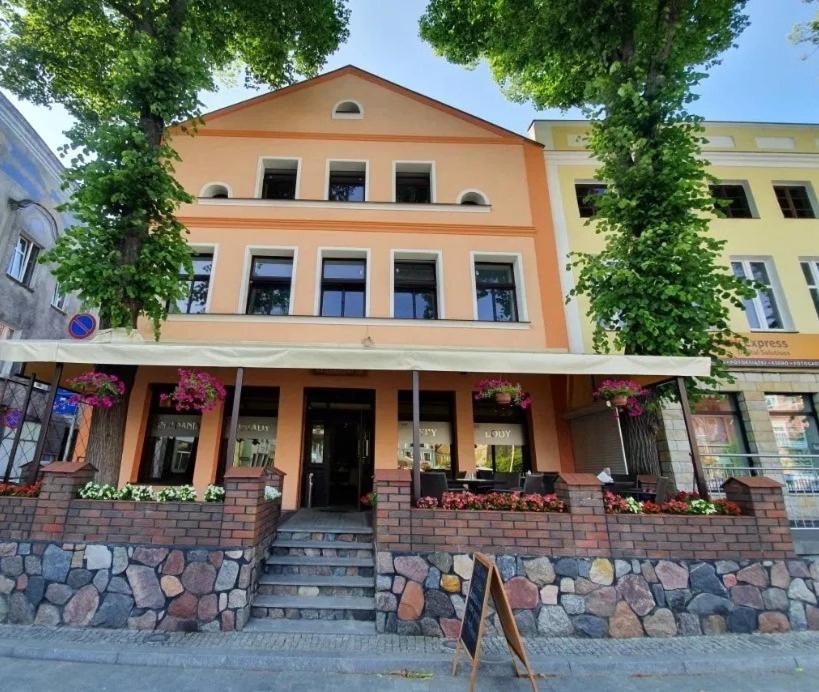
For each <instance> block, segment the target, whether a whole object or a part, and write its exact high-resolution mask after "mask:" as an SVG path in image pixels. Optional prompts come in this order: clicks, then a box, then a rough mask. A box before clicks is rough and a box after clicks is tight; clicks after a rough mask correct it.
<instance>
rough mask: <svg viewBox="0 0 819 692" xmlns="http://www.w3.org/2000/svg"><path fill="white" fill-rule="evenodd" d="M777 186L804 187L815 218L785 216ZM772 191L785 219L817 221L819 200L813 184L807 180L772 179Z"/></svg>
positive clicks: (818, 217)
mask: <svg viewBox="0 0 819 692" xmlns="http://www.w3.org/2000/svg"><path fill="white" fill-rule="evenodd" d="M775 187H804V188H805V191H806V192H807V195H808V202H810V206H811V209H812V210H813V218H812V219H810V218H807V219H804V218H803V219H800V218H796V219H791V218H788V217H787V216H785V214H784V213H782V209H781V208H780V207H779V200H778V199H776V190H774V188H775ZM771 192H772V193H773V196H774V199H775V200H776V206H777V209H779V213H780V214H782V220H783V221H815V220H816V219H819V201H818V200H817V199H816V192H815V191H814V189H813V185H811V183H810V182H809V181H807V180H772V181H771Z"/></svg>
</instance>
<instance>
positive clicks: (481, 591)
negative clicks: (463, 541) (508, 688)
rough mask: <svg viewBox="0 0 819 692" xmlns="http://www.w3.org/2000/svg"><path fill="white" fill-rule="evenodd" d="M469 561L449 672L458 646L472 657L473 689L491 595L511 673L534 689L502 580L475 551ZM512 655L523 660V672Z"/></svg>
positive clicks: (454, 664) (454, 671) (454, 670)
mask: <svg viewBox="0 0 819 692" xmlns="http://www.w3.org/2000/svg"><path fill="white" fill-rule="evenodd" d="M473 560H474V565H473V568H472V580H471V581H470V583H469V595H468V596H467V599H466V607H465V608H464V617H463V620H462V621H461V632H460V635H459V636H458V643H457V645H456V647H455V659H454V660H453V661H452V674H453V675H456V674H457V673H458V656H459V655H460V651H461V647H463V648H464V649H466V651H467V653H468V654H469V657H470V658H471V659H472V676H471V678H470V682H469V689H470V692H472V691H473V690H474V689H475V682H476V680H477V675H478V660H479V659H480V652H481V639H482V637H483V629H484V624H485V620H486V617H487V615H488V614H489V613H488V606H489V596H490V595H491V596H492V600H493V601H494V603H495V611H496V612H497V614H498V620H499V621H500V624H501V628H502V629H503V635H504V637H505V638H506V643H507V645H508V646H509V651H510V652H511V654H512V665H513V666H514V668H515V675H517V676H518V677H523V675H525V676H526V677H528V678H529V681H530V682H531V683H532V689H533V690H534V691H535V692H537V683H536V682H535V676H534V673H533V672H532V667H531V666H530V665H529V659H528V657H527V655H526V648H525V647H524V646H523V640H522V639H521V637H520V632H519V631H518V625H517V622H516V621H515V616H514V614H513V613H512V608H511V606H510V605H509V600H508V598H507V597H506V591H505V590H504V588H503V580H502V579H501V576H500V573H499V572H498V569H497V567H496V566H495V563H494V562H492V560H490V559H489V558H488V557H487V556H486V555H484V554H482V553H475V554H474V555H473ZM516 658H517V659H520V661H521V663H523V666H524V672H523V675H522V674H521V673H520V672H519V671H518V665H517V662H516Z"/></svg>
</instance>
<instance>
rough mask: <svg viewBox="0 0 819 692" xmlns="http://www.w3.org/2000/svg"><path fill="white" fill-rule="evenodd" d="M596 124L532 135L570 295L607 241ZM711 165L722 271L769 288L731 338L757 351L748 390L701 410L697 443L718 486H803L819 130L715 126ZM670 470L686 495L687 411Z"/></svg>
mask: <svg viewBox="0 0 819 692" xmlns="http://www.w3.org/2000/svg"><path fill="white" fill-rule="evenodd" d="M586 132H587V127H586V124H585V123H584V122H580V121H575V122H567V121H546V120H542V121H540V120H539V121H535V122H534V123H533V124H532V126H531V128H530V131H529V134H530V136H531V137H532V138H534V139H535V140H537V141H538V142H540V143H542V144H543V145H544V154H545V166H546V173H547V178H548V186H549V191H550V195H551V203H552V204H551V208H552V214H553V221H554V228H555V237H556V244H557V246H558V253H559V258H560V262H559V264H560V267H561V281H562V289H563V291H564V293H568V291H569V290H571V288H572V287H573V285H574V277H573V276H572V272H571V271H570V270H569V269H567V268H566V267H565V265H566V262H565V258H566V256H567V254H568V253H569V252H571V251H580V252H592V253H593V252H595V251H599V250H600V248H601V246H602V238H601V237H600V236H598V235H596V234H595V233H594V232H593V229H592V228H591V227H590V223H593V221H592V222H590V218H591V216H592V214H593V202H591V201H590V197H589V196H590V195H591V196H592V197H593V194H594V191H595V190H596V189H599V187H600V182H599V181H598V180H596V179H595V170H596V165H595V161H594V160H593V159H592V158H591V157H590V155H589V153H588V151H587V149H586V146H585V141H586V140H585V137H586ZM706 137H707V143H706V144H705V146H704V151H703V156H704V157H705V158H706V159H707V160H708V161H709V164H710V165H709V171H710V173H711V174H712V175H714V176H715V177H716V178H717V179H718V183H717V185H716V186H715V188H713V192H714V195H715V197H717V198H721V199H724V200H727V207H726V208H725V209H724V211H723V214H724V218H716V216H715V218H714V219H713V220H712V222H711V225H710V232H711V233H713V234H714V235H715V236H716V237H717V238H719V239H721V240H725V241H726V245H725V250H724V256H723V257H722V261H723V262H724V263H725V265H726V267H730V268H731V270H732V271H733V272H734V273H736V274H737V275H739V276H745V277H747V278H749V279H754V280H756V281H759V282H760V283H763V284H765V285H767V286H768V288H767V289H765V290H763V291H761V292H760V293H759V294H758V295H757V297H756V298H754V299H753V300H750V301H747V302H746V304H745V307H744V310H739V309H734V308H732V309H731V327H732V328H733V329H734V330H735V331H737V332H740V333H743V334H745V335H746V336H747V337H748V339H749V348H750V353H749V354H748V355H743V356H740V357H737V358H735V359H733V360H732V361H730V364H731V366H732V373H733V375H734V377H735V378H736V381H735V382H734V383H733V384H729V385H725V386H724V387H723V388H722V391H723V393H724V395H725V396H724V397H721V398H714V399H707V400H705V401H702V402H700V403H699V404H698V406H697V408H696V410H695V414H696V415H695V425H696V430H697V442H698V446H699V449H700V452H701V454H702V455H703V462H704V464H705V465H706V467H710V469H711V470H710V471H709V469H708V468H706V472H707V473H710V474H711V478H712V484H713V485H714V487H717V486H718V482H719V481H720V480H721V479H723V478H724V477H725V476H726V473H727V471H726V470H725V469H727V468H733V467H749V466H755V467H757V468H771V469H773V470H777V469H780V468H782V467H784V468H785V469H786V470H788V469H789V470H790V472H786V475H785V480H786V481H788V482H789V484H790V483H795V482H798V481H799V472H800V469H802V468H807V467H813V468H816V467H817V466H819V463H817V462H819V456H817V455H819V426H818V425H817V416H816V407H817V402H819V399H817V397H818V396H819V394H818V393H819V261H818V260H819V254H818V253H819V245H818V244H817V238H819V219H817V215H819V206H818V205H817V197H816V190H817V189H819V126H815V125H784V124H773V123H772V124H763V123H716V122H715V123H706ZM587 308H588V305H587V303H586V301H585V300H584V299H582V298H581V299H579V300H576V301H572V302H571V303H569V304H568V305H567V306H566V320H567V331H568V338H569V342H570V344H571V349H572V351H575V352H588V351H589V350H591V333H592V323H591V322H590V321H589V320H588V319H587V318H586V311H587ZM664 418H665V426H666V430H665V432H666V435H665V437H666V439H665V441H664V444H663V450H662V452H663V455H664V459H663V461H664V462H666V464H667V465H668V466H667V469H668V470H669V471H670V472H672V473H673V474H674V476H675V477H676V478H677V480H678V483H679V484H680V485H681V486H685V487H687V486H689V485H690V477H691V464H690V458H689V447H688V441H687V438H686V436H685V427H684V425H683V423H682V420H681V415H680V411H679V409H678V408H676V407H675V406H673V405H671V406H669V407H668V408H667V409H666V411H665V413H664Z"/></svg>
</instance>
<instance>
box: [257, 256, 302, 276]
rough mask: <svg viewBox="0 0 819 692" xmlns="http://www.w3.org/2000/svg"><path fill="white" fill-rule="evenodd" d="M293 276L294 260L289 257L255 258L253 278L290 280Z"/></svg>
mask: <svg viewBox="0 0 819 692" xmlns="http://www.w3.org/2000/svg"><path fill="white" fill-rule="evenodd" d="M292 274H293V260H292V259H291V258H289V257H254V258H253V278H254V279H265V278H279V279H289V278H290V277H291V276H292Z"/></svg>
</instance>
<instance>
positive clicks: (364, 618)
mask: <svg viewBox="0 0 819 692" xmlns="http://www.w3.org/2000/svg"><path fill="white" fill-rule="evenodd" d="M374 571H375V560H374V552H373V542H372V529H371V528H368V527H355V528H350V527H344V526H342V527H339V528H337V529H333V528H328V527H326V526H322V527H321V528H318V527H316V529H315V530H311V529H310V527H304V526H300V527H299V528H298V529H291V530H288V528H287V524H283V525H282V526H280V527H279V530H278V533H277V537H276V540H275V542H274V543H273V544H272V545H271V546H270V554H269V557H268V558H267V560H266V563H265V572H264V573H263V574H262V575H260V577H259V584H258V590H257V593H256V596H255V597H254V599H253V603H252V608H251V619H250V621H249V622H248V623H247V625H246V626H245V630H246V631H251V632H252V631H256V632H292V633H303V634H323V633H333V634H373V633H374V632H375V625H374V623H375V600H374V595H375V576H374Z"/></svg>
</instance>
